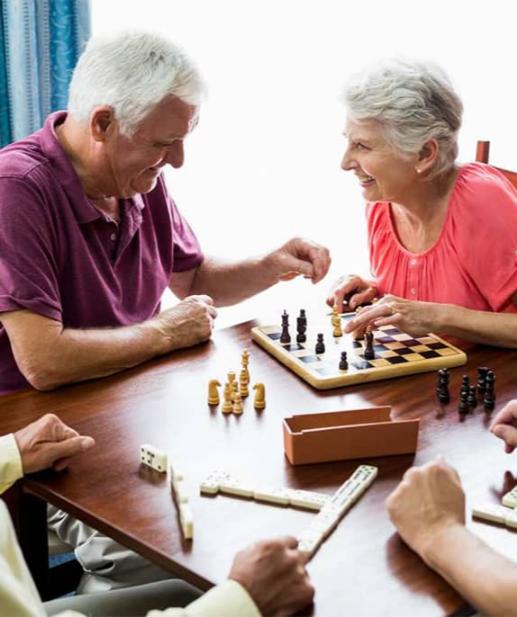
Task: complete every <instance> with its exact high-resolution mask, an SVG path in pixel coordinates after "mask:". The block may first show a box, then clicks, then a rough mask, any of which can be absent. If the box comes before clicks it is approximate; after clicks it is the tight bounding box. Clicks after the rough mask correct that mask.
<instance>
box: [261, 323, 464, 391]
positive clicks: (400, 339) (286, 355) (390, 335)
mask: <svg viewBox="0 0 517 617" xmlns="http://www.w3.org/2000/svg"><path fill="white" fill-rule="evenodd" d="M330 317H331V316H330V315H328V316H326V318H325V317H323V319H321V318H320V319H319V320H318V321H315V322H312V321H311V317H310V316H308V323H307V331H306V341H305V342H303V343H298V342H296V330H295V329H294V330H295V331H294V334H293V332H291V334H290V336H291V342H290V343H283V344H282V343H280V337H281V332H282V327H281V326H280V325H274V326H257V327H254V328H252V330H251V336H252V338H253V340H254V341H255V342H256V343H258V344H259V345H260V346H261V347H263V348H264V349H265V350H266V351H268V352H269V353H270V354H272V355H273V356H274V357H275V358H276V359H277V360H279V361H280V362H281V363H282V364H284V365H285V366H287V367H288V368H289V369H291V370H292V371H293V372H294V373H296V374H297V375H299V376H300V377H301V378H302V379H304V380H305V381H306V382H308V383H309V384H310V385H311V386H313V387H314V388H316V389H318V390H329V389H331V388H339V387H342V386H350V385H353V384H359V383H365V382H368V381H378V380H380V379H390V378H392V377H400V376H402V375H411V374H413V373H424V372H426V371H435V370H438V369H440V368H449V367H453V366H461V365H462V364H465V363H466V362H467V356H466V354H465V353H464V352H463V351H461V349H458V348H457V347H454V345H451V344H450V343H448V342H447V341H444V340H443V339H441V338H439V337H438V336H436V335H435V334H427V335H426V336H421V337H413V336H411V335H410V334H406V333H405V332H402V331H401V330H399V329H398V328H396V327H394V326H381V327H380V328H379V329H376V330H374V331H373V335H374V340H373V350H374V358H373V359H371V360H366V359H365V358H364V348H365V341H364V340H354V338H353V335H351V334H343V336H340V337H334V336H333V333H332V325H331V322H330ZM352 317H354V313H343V314H341V323H342V325H343V326H344V325H345V322H346V321H347V320H348V319H352ZM291 330H293V328H291ZM318 333H323V335H324V342H325V351H324V353H316V352H315V347H316V340H317V334H318ZM343 351H346V352H347V361H348V368H347V370H340V369H339V363H340V359H341V353H342V352H343Z"/></svg>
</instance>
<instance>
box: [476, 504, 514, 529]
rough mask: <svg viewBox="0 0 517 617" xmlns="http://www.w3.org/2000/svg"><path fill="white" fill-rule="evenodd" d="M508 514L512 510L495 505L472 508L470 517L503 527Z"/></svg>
mask: <svg viewBox="0 0 517 617" xmlns="http://www.w3.org/2000/svg"><path fill="white" fill-rule="evenodd" d="M510 512H512V510H510V509H509V508H505V506H500V505H499V504H496V503H489V504H483V505H477V506H475V507H474V508H472V516H474V517H475V518H480V519H482V520H484V521H490V522H491V523H500V524H501V525H504V521H505V519H506V515H507V514H509V513H510Z"/></svg>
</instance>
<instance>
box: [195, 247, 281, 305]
mask: <svg viewBox="0 0 517 617" xmlns="http://www.w3.org/2000/svg"><path fill="white" fill-rule="evenodd" d="M277 282H278V275H277V273H276V272H275V269H274V267H273V266H272V264H270V263H269V261H268V256H261V257H252V258H250V259H246V260H243V261H239V262H235V263H229V262H223V261H221V260H218V259H214V258H207V259H206V260H205V261H204V262H203V264H202V265H201V266H200V267H199V268H198V269H197V271H196V275H195V277H194V280H193V282H192V288H191V289H190V294H207V295H209V296H211V297H212V298H213V300H214V303H215V305H216V306H228V305H231V304H236V303H237V302H241V301H242V300H246V298H250V297H251V296H254V295H255V294H257V293H260V292H261V291H264V290H265V289H268V288H269V287H271V286H272V285H274V284H275V283H277Z"/></svg>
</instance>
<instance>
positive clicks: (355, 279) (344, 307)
mask: <svg viewBox="0 0 517 617" xmlns="http://www.w3.org/2000/svg"><path fill="white" fill-rule="evenodd" d="M376 296H377V287H376V286H375V284H374V282H373V281H367V280H365V279H363V278H361V277H360V276H357V275H356V274H349V275H348V276H342V277H340V278H339V279H338V280H337V281H336V282H335V283H334V285H332V287H331V289H330V291H329V295H328V298H327V304H328V305H329V306H335V305H337V306H338V307H339V310H340V311H355V309H356V308H357V307H358V306H361V304H366V303H367V302H371V301H372V300H373V299H374V298H375V297H376Z"/></svg>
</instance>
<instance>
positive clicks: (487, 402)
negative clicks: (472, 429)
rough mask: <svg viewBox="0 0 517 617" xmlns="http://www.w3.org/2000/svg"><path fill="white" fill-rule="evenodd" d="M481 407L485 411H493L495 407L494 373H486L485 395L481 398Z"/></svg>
mask: <svg viewBox="0 0 517 617" xmlns="http://www.w3.org/2000/svg"><path fill="white" fill-rule="evenodd" d="M483 407H484V408H485V411H487V412H490V411H493V409H494V407H495V373H494V371H490V370H489V371H488V372H487V374H486V379H485V394H484V396H483Z"/></svg>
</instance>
